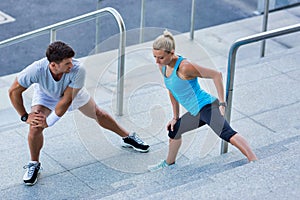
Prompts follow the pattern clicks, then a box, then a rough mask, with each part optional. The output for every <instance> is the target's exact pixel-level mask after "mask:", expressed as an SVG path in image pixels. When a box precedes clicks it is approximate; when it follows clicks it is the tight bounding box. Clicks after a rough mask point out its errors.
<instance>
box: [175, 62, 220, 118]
mask: <svg viewBox="0 0 300 200" xmlns="http://www.w3.org/2000/svg"><path fill="white" fill-rule="evenodd" d="M180 67H181V68H179V69H180V70H179V71H178V74H179V76H180V77H181V78H184V79H187V80H188V79H193V78H196V77H200V78H209V79H212V80H213V82H214V85H215V87H216V90H217V93H218V99H219V101H220V102H221V103H223V102H225V99H224V92H225V91H224V84H223V77H222V73H221V72H219V71H217V70H214V69H209V68H206V67H202V66H200V65H197V64H194V63H190V62H188V61H185V62H184V63H183V65H182V66H180ZM221 107H222V109H220V111H221V113H222V114H223V115H224V112H225V109H224V106H221Z"/></svg>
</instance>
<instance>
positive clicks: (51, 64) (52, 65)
mask: <svg viewBox="0 0 300 200" xmlns="http://www.w3.org/2000/svg"><path fill="white" fill-rule="evenodd" d="M49 65H50V67H55V66H56V65H57V64H56V63H55V62H50V63H49Z"/></svg>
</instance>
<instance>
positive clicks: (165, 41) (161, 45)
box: [153, 30, 175, 53]
mask: <svg viewBox="0 0 300 200" xmlns="http://www.w3.org/2000/svg"><path fill="white" fill-rule="evenodd" d="M153 49H155V50H164V51H165V52H167V53H170V52H171V51H172V50H175V40H174V37H173V35H172V33H171V32H169V31H168V30H165V31H164V32H163V34H162V35H160V36H158V37H157V38H156V39H155V40H154V42H153Z"/></svg>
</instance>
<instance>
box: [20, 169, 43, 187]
mask: <svg viewBox="0 0 300 200" xmlns="http://www.w3.org/2000/svg"><path fill="white" fill-rule="evenodd" d="M39 175H40V171H39V172H38V175H37V177H36V179H35V180H34V182H33V183H29V182H27V183H26V182H25V181H24V180H23V181H24V183H25V185H27V186H33V185H35V184H36V183H37V180H38V177H39Z"/></svg>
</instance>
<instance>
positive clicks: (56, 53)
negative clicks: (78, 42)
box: [46, 41, 75, 63]
mask: <svg viewBox="0 0 300 200" xmlns="http://www.w3.org/2000/svg"><path fill="white" fill-rule="evenodd" d="M74 56H75V52H74V50H73V49H72V48H71V47H70V46H69V45H67V44H66V43H64V42H61V41H56V42H53V43H51V44H50V45H49V46H48V48H47V50H46V57H47V59H48V61H49V62H55V63H60V62H61V61H62V60H64V59H66V58H72V57H74Z"/></svg>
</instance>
